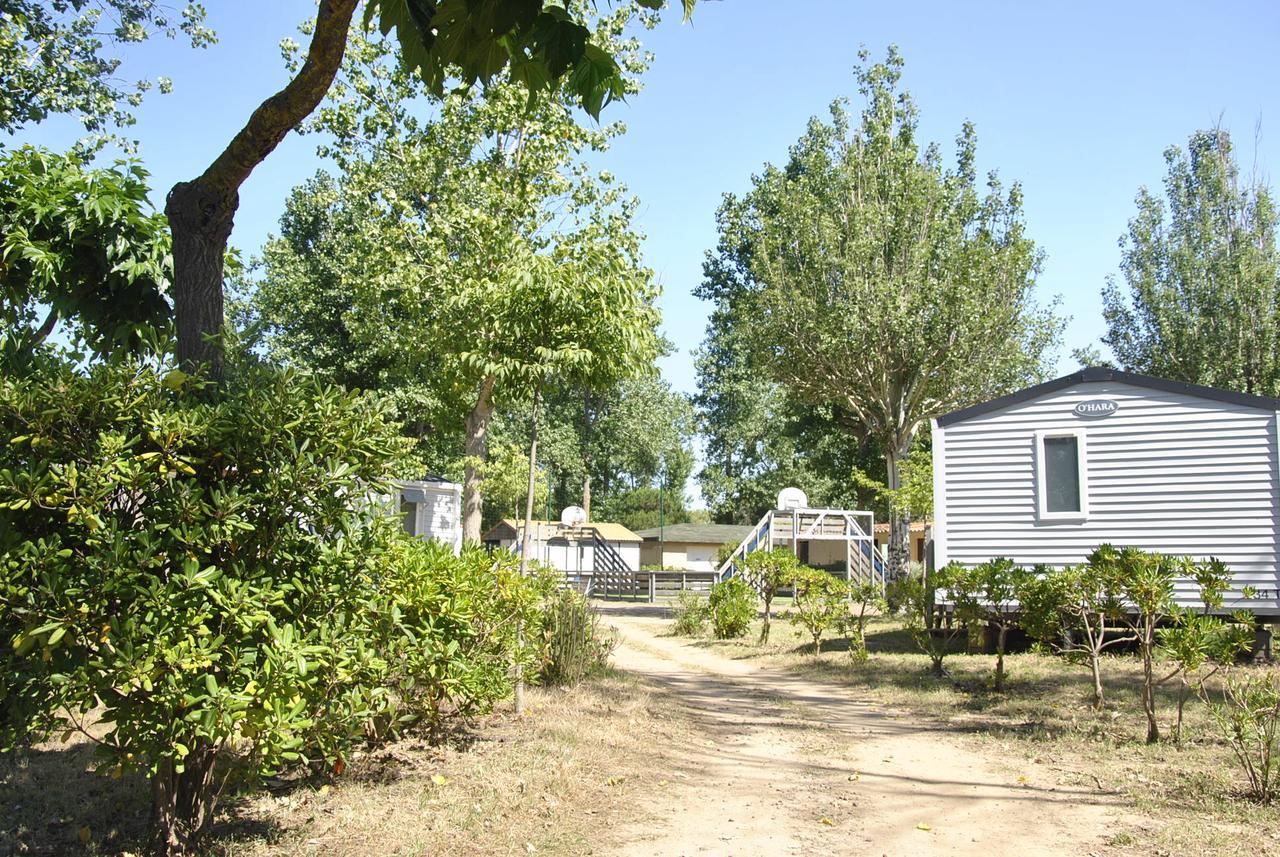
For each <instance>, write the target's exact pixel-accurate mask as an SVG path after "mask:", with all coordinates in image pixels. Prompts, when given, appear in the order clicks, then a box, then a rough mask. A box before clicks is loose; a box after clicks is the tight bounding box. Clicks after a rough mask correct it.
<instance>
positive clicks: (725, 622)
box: [707, 577, 756, 640]
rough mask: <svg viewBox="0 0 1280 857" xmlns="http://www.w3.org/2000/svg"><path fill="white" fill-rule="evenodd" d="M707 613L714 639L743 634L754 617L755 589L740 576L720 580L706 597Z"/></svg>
mask: <svg viewBox="0 0 1280 857" xmlns="http://www.w3.org/2000/svg"><path fill="white" fill-rule="evenodd" d="M707 615H708V617H709V618H710V620H711V633H713V634H714V635H715V636H716V639H719V640H729V639H732V638H734V637H741V636H744V635H745V634H746V633H747V629H748V628H750V627H751V620H752V619H754V618H755V617H756V593H755V590H754V589H752V588H751V587H750V585H748V584H747V582H746V581H745V580H743V579H742V578H741V577H730V578H729V579H727V580H722V581H720V582H719V583H717V584H715V585H714V586H712V587H711V594H710V595H709V596H708V597H707Z"/></svg>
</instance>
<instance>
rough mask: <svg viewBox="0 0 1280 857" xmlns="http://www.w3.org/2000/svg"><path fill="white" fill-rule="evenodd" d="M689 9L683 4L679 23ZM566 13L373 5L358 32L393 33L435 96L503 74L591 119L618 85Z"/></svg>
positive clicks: (622, 83) (504, 0)
mask: <svg viewBox="0 0 1280 857" xmlns="http://www.w3.org/2000/svg"><path fill="white" fill-rule="evenodd" d="M638 5H640V6H641V7H643V8H647V9H653V10H657V9H659V8H661V5H662V4H661V3H657V4H655V3H654V2H653V0H648V2H640V3H638ZM693 5H694V0H684V12H685V17H686V18H687V17H688V16H689V15H690V14H691V13H692V11H693ZM569 8H571V9H573V11H569V9H567V8H566V7H564V6H560V5H553V4H544V3H543V2H542V0H439V2H427V0H378V2H370V3H369V4H367V5H366V7H365V17H364V20H365V26H366V27H367V26H370V25H371V24H373V23H374V22H375V21H376V23H377V28H378V30H379V31H380V32H381V33H382V34H383V35H384V36H386V35H389V34H391V33H392V32H393V31H394V32H395V34H396V39H397V41H398V43H399V47H400V58H401V62H402V63H403V65H404V67H405V68H408V69H412V70H413V71H415V72H416V73H417V74H418V75H419V76H420V77H421V79H422V81H423V82H424V83H425V84H426V86H427V89H428V90H429V91H430V92H432V93H434V94H435V95H437V96H443V95H444V92H445V85H446V83H447V81H448V80H449V78H450V77H451V76H452V75H454V74H456V75H457V76H458V77H459V78H460V79H461V80H462V81H463V83H465V84H467V85H471V84H475V83H481V84H484V85H486V86H488V85H489V84H491V83H493V82H494V79H495V77H496V76H497V75H498V74H499V73H500V72H501V71H502V70H503V69H505V68H507V67H508V66H510V67H511V70H512V78H513V79H514V80H516V81H518V82H520V83H522V84H524V85H525V86H526V87H528V90H529V93H530V95H531V96H533V95H536V94H538V93H540V92H545V93H552V92H554V91H555V90H556V89H557V88H563V89H564V90H565V91H566V92H567V93H568V94H569V95H571V96H572V97H573V98H574V99H576V100H577V102H578V103H579V104H580V105H581V106H582V108H583V109H584V110H585V111H586V112H587V113H589V114H590V115H591V116H593V117H595V118H599V115H600V111H601V109H602V108H603V107H604V106H605V105H607V104H608V103H609V102H610V101H613V100H615V99H619V98H622V97H623V96H624V94H625V91H626V80H625V77H624V74H623V71H622V69H621V67H620V66H619V64H618V62H617V61H616V60H615V58H614V57H613V56H612V55H611V54H610V53H609V52H607V51H606V50H604V49H603V48H602V47H601V46H599V45H596V44H592V43H591V41H590V39H591V33H590V31H589V30H588V29H587V27H586V26H584V23H583V21H581V20H578V17H577V15H578V7H576V6H571V7H569Z"/></svg>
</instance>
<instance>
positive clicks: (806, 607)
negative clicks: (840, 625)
mask: <svg viewBox="0 0 1280 857" xmlns="http://www.w3.org/2000/svg"><path fill="white" fill-rule="evenodd" d="M791 585H792V586H793V587H794V588H795V599H794V601H792V604H791V613H790V619H791V622H792V623H793V624H795V625H797V626H799V627H801V628H803V629H804V630H805V631H806V632H807V633H808V634H809V637H810V638H811V639H812V640H813V654H814V655H815V656H817V655H818V654H820V653H821V651H822V635H823V634H824V633H826V630H827V629H828V628H830V627H831V626H832V625H833V624H835V622H836V621H837V620H838V619H839V618H840V616H841V614H842V613H844V612H845V610H846V606H845V605H846V600H847V598H848V590H847V589H846V587H845V584H844V581H842V580H839V579H838V578H835V577H833V576H831V575H830V574H828V573H827V572H825V571H821V570H819V569H816V568H809V567H808V566H803V565H802V566H800V567H798V568H797V569H796V570H795V571H794V572H793V573H792V575H791Z"/></svg>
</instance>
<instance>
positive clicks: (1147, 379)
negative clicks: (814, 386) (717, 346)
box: [938, 366, 1280, 428]
mask: <svg viewBox="0 0 1280 857" xmlns="http://www.w3.org/2000/svg"><path fill="white" fill-rule="evenodd" d="M1098 381H1119V382H1120V383H1122V384H1132V385H1133V386H1135V387H1147V388H1149V389H1152V390H1161V391H1163V392H1166V393H1183V394H1186V395H1188V396H1197V397H1199V398H1201V399H1211V400H1213V401H1217V402H1226V403H1228V404H1232V405H1243V406H1245V407H1249V408H1258V409H1260V410H1264V411H1280V399H1273V398H1271V397H1270V396H1254V395H1252V394H1250V393H1237V392H1235V391H1234V390H1223V389H1221V388H1220V387H1205V386H1202V385H1200V384H1188V383H1186V382H1184V381H1170V380H1168V379H1166V378H1156V377H1155V376H1152V375H1140V374H1138V373H1137V372H1124V371H1122V370H1120V369H1110V368H1108V367H1106V366H1090V367H1088V368H1086V369H1081V370H1079V371H1078V372H1072V373H1071V374H1070V375H1063V376H1062V377H1061V378H1054V379H1053V380H1052V381H1045V382H1044V383H1043V384H1036V385H1035V386H1033V387H1027V388H1026V389H1023V390H1018V391H1017V392H1015V393H1009V394H1008V395H1006V396H1000V397H999V398H996V399H991V400H990V401H987V402H980V403H978V404H976V405H970V406H969V407H967V408H961V409H960V410H958V411H952V412H951V413H949V414H943V415H942V416H940V417H938V425H939V426H941V427H943V428H946V427H947V426H949V425H953V424H954V423H958V422H963V421H964V420H967V419H972V418H973V417H977V416H981V415H982V414H987V413H990V412H992V411H998V410H1000V409H1001V408H1007V407H1009V406H1010V405H1017V404H1021V403H1022V402H1027V401H1030V400H1031V399H1034V398H1037V397H1039V396H1043V395H1045V394H1046V393H1053V392H1056V391H1058V390H1062V389H1065V388H1067V387H1074V386H1075V385H1076V384H1087V383H1096V382H1098Z"/></svg>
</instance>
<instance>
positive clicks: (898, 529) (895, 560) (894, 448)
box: [885, 438, 911, 580]
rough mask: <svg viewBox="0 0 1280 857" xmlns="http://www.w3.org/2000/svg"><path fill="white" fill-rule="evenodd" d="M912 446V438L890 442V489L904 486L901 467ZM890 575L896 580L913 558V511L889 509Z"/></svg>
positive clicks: (888, 461) (894, 489)
mask: <svg viewBox="0 0 1280 857" xmlns="http://www.w3.org/2000/svg"><path fill="white" fill-rule="evenodd" d="M910 448H911V438H906V439H903V440H899V441H897V442H896V443H893V444H890V446H889V452H888V453H887V454H886V455H885V459H886V462H887V464H888V470H889V473H888V476H889V482H888V484H889V490H890V491H897V490H898V489H899V488H901V487H902V476H901V473H900V467H901V464H902V462H903V461H904V460H905V459H906V457H907V452H908V451H909V450H910ZM888 560H889V577H890V579H893V580H896V579H898V578H900V577H902V576H903V575H905V574H906V573H907V563H908V562H909V561H910V560H911V513H910V512H908V511H901V510H897V509H893V508H892V507H891V508H890V509H889V557H888Z"/></svg>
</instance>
